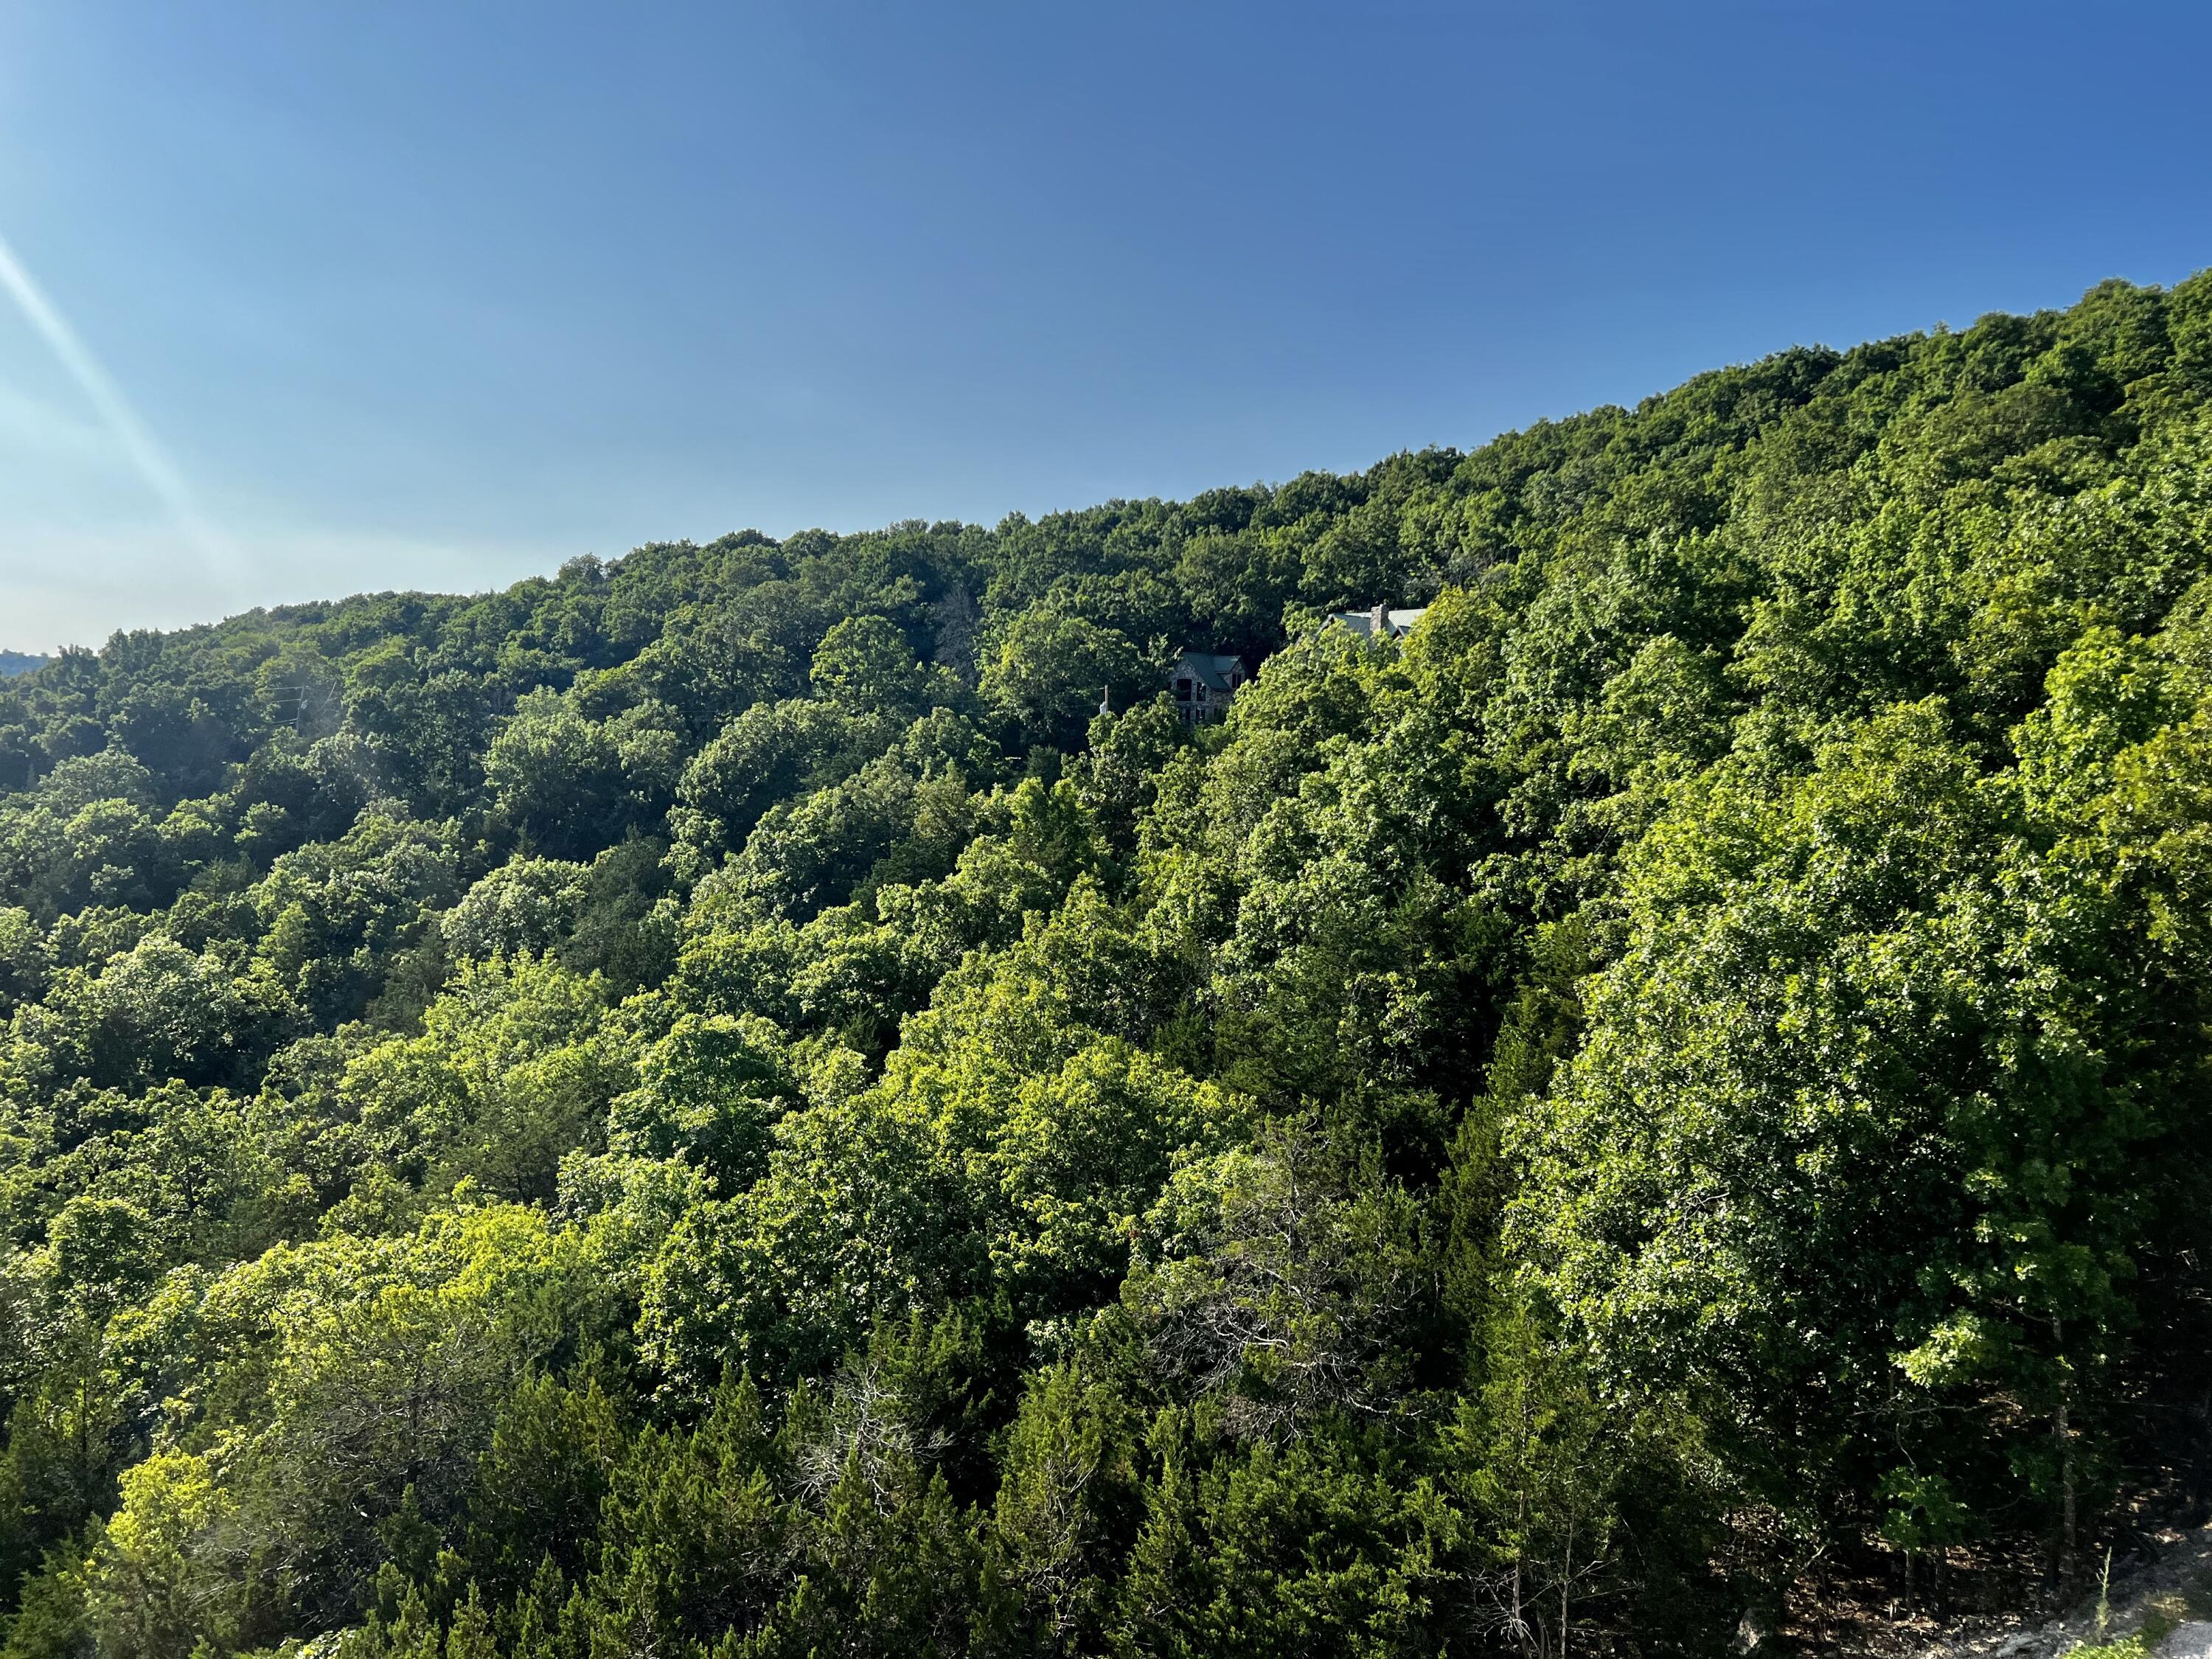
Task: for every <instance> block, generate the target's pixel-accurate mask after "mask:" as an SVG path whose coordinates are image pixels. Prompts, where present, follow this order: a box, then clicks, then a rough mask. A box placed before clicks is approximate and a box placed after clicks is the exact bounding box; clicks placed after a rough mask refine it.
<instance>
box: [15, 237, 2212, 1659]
mask: <svg viewBox="0 0 2212 1659" xmlns="http://www.w3.org/2000/svg"><path fill="white" fill-rule="evenodd" d="M1372 605H1385V606H1387V607H1394V608H1404V609H1422V610H1423V612H1424V614H1422V616H1421V617H1419V621H1418V622H1416V623H1414V624H1413V627H1412V629H1411V631H1410V633H1408V634H1407V635H1406V637H1405V638H1404V639H1403V640H1402V641H1390V640H1388V639H1381V640H1377V639H1370V638H1368V637H1365V636H1364V635H1362V634H1360V633H1359V632H1358V631H1357V630H1355V629H1350V628H1346V627H1345V626H1343V625H1341V624H1340V623H1331V622H1329V621H1328V620H1327V618H1328V616H1329V613H1331V612H1334V611H1365V610H1367V609H1368V608H1369V607H1370V606H1372ZM1184 649H1194V650H1200V651H1204V652H1209V653H1220V654H1221V655H1224V656H1230V655H1234V656H1236V657H1238V658H1239V659H1241V660H1242V661H1243V664H1244V665H1247V666H1249V668H1250V669H1252V670H1255V671H1256V673H1257V678H1256V679H1255V680H1254V681H1253V682H1252V683H1251V684H1248V685H1246V686H1244V687H1243V689H1242V690H1239V691H1237V694H1236V696H1235V701H1234V702H1233V705H1231V714H1230V717H1229V718H1228V719H1227V720H1225V721H1223V722H1220V723H1218V724H1199V725H1195V726H1194V725H1188V724H1186V723H1185V721H1184V720H1182V718H1181V717H1180V716H1179V715H1178V714H1177V713H1176V705H1175V703H1174V702H1173V700H1172V699H1171V698H1170V696H1168V695H1167V694H1166V693H1165V691H1164V689H1163V688H1164V684H1165V679H1166V674H1167V670H1168V666H1169V665H1170V662H1171V661H1172V660H1173V659H1174V656H1175V653H1177V652H1180V651H1182V650H1184ZM1102 693H1103V695H1104V696H1105V699H1106V702H1107V704H1108V712H1104V713H1101V712H1099V704H1100V699H1101V696H1102ZM0 791H4V792H5V793H0V1018H5V1019H6V1021H7V1025H6V1030H5V1035H4V1039H0V1217H4V1221H5V1225H6V1233H5V1238H4V1243H3V1244H0V1249H4V1253H5V1254H4V1260H0V1322H4V1334H0V1408H4V1413H5V1420H6V1423H7V1431H6V1434H7V1440H6V1448H5V1453H4V1457H0V1494H4V1498H0V1585H4V1586H5V1587H6V1588H5V1589H4V1592H0V1596H4V1600H0V1607H4V1609H5V1611H6V1612H7V1613H8V1614H9V1624H8V1626H7V1627H6V1635H5V1642H4V1650H5V1659H31V1656H41V1659H44V1656H60V1655H64V1654H73V1655H74V1654H85V1653H97V1654H99V1655H100V1656H113V1659H155V1656H169V1655H177V1656H183V1655H186V1654H191V1655H195V1656H198V1655H204V1656H207V1659H216V1656H222V1655H228V1654H233V1653H246V1652H261V1651H267V1650H276V1649H279V1648H282V1647H283V1646H284V1644H288V1643H294V1642H296V1641H305V1640H309V1639H313V1638H330V1642H331V1644H334V1645H330V1646H329V1647H328V1648H327V1649H326V1648H325V1647H324V1646H319V1647H318V1649H317V1651H318V1652H322V1651H325V1650H329V1651H337V1650H340V1649H342V1650H343V1652H344V1654H346V1655H347V1656H349V1659H381V1656H385V1655H392V1656H398V1655H403V1654H404V1655H407V1656H423V1659H434V1656H437V1655H441V1654H442V1655H443V1656H445V1659H477V1656H483V1655H489V1654H491V1653H494V1652H497V1653H501V1654H506V1653H513V1654H518V1655H530V1656H547V1659H556V1656H557V1659H599V1656H601V1655H605V1654H613V1653H617V1652H619V1653H643V1652H648V1651H649V1652H653V1653H665V1654H693V1653H697V1654H705V1653H708V1652H712V1653H714V1654H715V1655H716V1656H718V1659H720V1656H726V1659H738V1656H740V1655H743V1656H747V1659H754V1656H760V1659H765V1656H769V1655H783V1654H790V1655H793V1656H798V1655H803V1654H806V1653H809V1652H825V1653H826V1652H830V1651H836V1652H839V1653H852V1654H859V1653H881V1654H885V1655H892V1654H897V1655H909V1654H918V1653H925V1652H934V1653H941V1654H951V1653H956V1652H959V1653H975V1654H983V1653H994V1654H995V1653H1012V1652H1021V1653H1066V1654H1097V1653H1103V1652H1109V1651H1111V1652H1114V1653H1117V1654H1153V1653H1158V1654H1186V1655H1229V1654H1253V1655H1257V1654H1284V1653H1297V1654H1299V1655H1301V1656H1307V1655H1316V1654H1322V1653H1330V1654H1338V1653H1340V1654H1360V1655H1380V1654H1405V1655H1408V1656H1412V1655H1422V1656H1433V1655H1436V1654H1437V1653H1440V1652H1447V1653H1491V1652H1501V1653H1516V1654H1526V1655H1528V1656H1544V1659H1550V1656H1564V1655H1565V1653H1567V1652H1568V1651H1569V1650H1576V1651H1589V1650H1607V1651H1620V1652H1624V1653H1626V1652H1638V1653H1644V1652H1648V1653H1662V1652H1704V1651H1713V1650H1717V1649H1719V1648H1720V1647H1722V1646H1723V1645H1725V1644H1726V1643H1727V1642H1728V1640H1729V1638H1730V1637H1731V1636H1733V1635H1735V1633H1736V1632H1738V1630H1739V1629H1740V1628H1741V1629H1743V1630H1745V1631H1747V1632H1750V1631H1756V1630H1758V1629H1759V1628H1762V1627H1763V1626H1766V1625H1771V1624H1773V1623H1775V1622H1776V1621H1780V1622H1781V1624H1782V1625H1784V1626H1786V1627H1788V1628H1790V1629H1794V1630H1796V1632H1799V1633H1800V1634H1802V1635H1805V1636H1807V1637H1808V1639H1810V1638H1814V1637H1815V1636H1816V1635H1817V1634H1818V1631H1822V1630H1825V1631H1828V1632H1835V1631H1838V1630H1840V1631H1844V1632H1849V1631H1850V1629H1852V1628H1854V1627H1853V1626H1851V1625H1850V1622H1849V1621H1850V1620H1852V1619H1867V1618H1872V1617H1875V1616H1878V1615H1879V1614H1880V1613H1881V1612H1882V1610H1883V1609H1885V1608H1891V1607H1894V1608H1898V1609H1902V1610H1906V1611H1909V1610H1911V1609H1912V1608H1914V1607H1920V1606H1928V1607H1966V1606H1971V1605H1975V1604H1977V1603H1989V1604H1999V1603H2002V1602H2004V1601H2006V1600H2007V1599H2008V1598H2015V1597H2017V1596H2019V1595H2021V1594H2022V1590H2023V1586H2025V1585H2027V1583H2031V1582H2032V1581H2033V1580H2035V1579H2037V1578H2039V1577H2044V1576H2045V1575H2048V1576H2051V1577H2053V1578H2055V1580H2056V1581H2057V1582H2058V1583H2061V1584H2071V1585H2075V1586H2078V1585H2080V1584H2081V1583H2084V1582H2085V1575H2087V1572H2088V1571H2089V1570H2090V1564H2091V1563H2092V1562H2093V1561H2095V1560H2097V1559H2101V1557H2102V1553H2103V1550H2104V1548H2105V1547H2106V1544H2107V1543H2108V1542H2110V1541H2112V1540H2113V1539H2114V1538H2116V1537H2117V1536H2119V1535H2120V1534H2121V1533H2122V1532H2123V1531H2124V1529H2125V1528H2130V1527H2135V1526H2139V1525H2143V1524H2148V1522H2147V1521H2146V1519H2145V1517H2147V1516H2158V1515H2165V1514H2167V1513H2180V1512H2184V1511H2189V1510H2197V1509H2201V1506H2202V1505H2203V1504H2204V1502H2205V1500H2206V1498H2207V1497H2208V1493H2207V1492H2206V1490H2205V1482H2206V1478H2207V1473H2208V1471H2212V1421H2208V1415H2207V1412H2206V1408H2205V1405H2204V1402H2205V1401H2206V1400H2207V1399H2208V1398H2212V1341H2208V1338H2212V1329H2208V1309H2212V1282H2208V1271H2212V1270H2208V1266H2207V1264H2208V1262H2212V1237H2207V1230H2208V1225H2212V1203H2208V1198H2212V1193H2208V1190H2207V1188H2208V1179H2207V1178H2208V1176H2212V1146H2208V1144H2207V1136H2208V1129H2212V1121H2208V1116H2207V1113H2206V1110H2205V1105H2206V1101H2207V1085H2208V1081H2212V1074H2209V1073H2208V1061H2212V908H2208V907H2212V273H2206V274H2201V275H2199V276H2196V277H2194V278H2192V279H2191V280H2190V281H2189V282H2187V283H2183V284H2181V285H2179V286H2178V287H2176V288H2174V289H2171V290H2166V291H2161V290H2157V289H2141V288H2136V287H2131V286H2130V285H2128V284H2125V283H2106V284H2105V285H2103V286H2101V287H2100V288H2098V289H2094V290H2093V291H2092V292H2091V293H2090V294H2088V295H2086V296H2085V297H2084V298H2083V299H2082V300H2081V302H2080V303H2079V304H2078V305H2076V306H2075V307H2073V308H2072V309H2070V310H2068V311H2065V312H2063V313H2060V312H2052V313H2038V314H2036V315H2034V316H2031V317H2012V316H1990V317H1988V318H1984V319H1982V320H1981V321H1980V322H1979V323H1978V324H1976V325H1974V326H1973V327H1972V328H1971V329H1969V330H1966V331H1963V332H1948V331H1940V332H1937V333H1935V334H1932V335H1924V336H1913V337H1905V338H1899V339H1893V340H1887V341H1883V342H1880V343H1872V344H1868V345H1863V346H1859V347H1857V348H1856V349H1851V350H1849V351H1831V350H1825V349H1797V350H1793V351H1790V352H1787V353H1784V354H1782V355H1780V356H1775V357H1772V358H1769V359H1767V360H1765V361H1764V362H1759V363H1755V364H1752V365H1749V366H1747V367H1741V368H1729V369H1725V370H1722V371H1719V372H1717V373H1714V374H1705V375H1701V376H1699V378H1697V379H1696V380H1692V381H1690V382H1689V383H1687V384H1686V385H1684V386H1680V387H1679V388H1677V389H1676V390H1674V391H1673V392H1668V393H1667V394H1665V395H1664V396H1661V397H1656V398H1651V399H1650V400H1648V401H1647V402H1645V403H1644V404H1640V405H1638V407H1637V408H1635V409H1634V410H1623V409H1612V408H1608V409H1600V410H1592V411H1590V412H1589V413H1588V414H1585V415H1581V416H1576V417H1574V418H1572V419H1570V420H1566V421H1562V422H1556V423H1547V424H1543V425H1540V426H1537V427H1534V428H1531V429H1529V430H1527V431H1524V432H1521V433H1516V434H1513V435H1508V436H1505V437H1503V438H1500V439H1498V440H1497V441H1495V442H1493V443H1491V444H1489V445H1487V446H1486V447H1482V448H1480V449H1479V450H1476V451H1474V452H1473V453H1467V454H1461V453H1451V452H1444V451H1425V452H1422V453H1408V454H1401V455H1397V456H1394V457H1392V458H1391V459H1388V460H1386V461H1383V462H1382V463H1381V464H1379V465H1376V466H1375V467H1374V468H1372V469H1371V470H1370V471H1367V472H1365V473H1364V474H1360V475H1358V476H1353V477H1337V476H1334V475H1329V474H1321V473H1308V474H1304V475H1302V476H1300V477H1296V478H1294V479H1292V480H1291V481H1290V482H1288V483H1284V484H1281V485H1279V486H1268V487H1257V486H1255V487H1252V488H1248V489H1219V490H1215V491H1212V492H1210V493H1208V494H1206V495H1200V496H1198V497H1196V498H1194V499H1193V500H1191V501H1185V502H1165V501H1120V502H1114V503H1110V504H1109V505H1107V506H1104V507H1096V508H1092V509H1091V510H1088V511H1085V512H1079V513H1065V514H1058V515H1054V516H1052V517H1049V518H1046V519H1043V520H1038V521H1036V522H1030V521H1029V520H1024V519H1022V518H1019V517H1016V518H1012V519H1009V520H1006V521H1005V522H1003V523H1001V524H1000V525H999V526H997V527H995V528H993V529H984V528H981V527H978V526H967V525H959V524H936V525H926V524H921V523H918V522H917V523H908V524H902V525H898V526H892V527H890V528H889V529H887V530H884V531H881V532H874V533H870V534H863V535H852V536H835V535H830V534H827V533H823V532H806V533H803V534H799V535H796V536H793V537H791V538H787V539H785V540H782V541H780V542H779V541H776V540H774V539H772V538H768V537H765V536H762V535H758V534H755V533H751V532H747V533H743V534H738V535H733V536H730V537H727V538H724V539H722V540H720V541H717V542H714V543H713V544H708V545H704V546H696V545H691V544H658V545H650V546H646V547H641V548H640V549H638V550H636V551H635V552H633V553H631V554H630V555H629V556H627V557H624V558H622V559H619V560H613V561H608V562H602V561H599V560H597V559H592V558H580V559H576V560H574V561H571V562H569V563H568V564H567V565H566V566H564V567H563V568H562V570H561V571H560V573H559V574H558V575H557V576H556V577H555V578H552V579H549V580H532V581H528V582H524V583H521V584H520V585H518V586H514V587H513V588H510V589H508V590H507V591H505V592H496V593H489V594H482V595H476V596H470V597H453V596H440V595H430V594H420V593H386V594H377V595H369V596H363V597H358V598H355V599H347V600H343V601H341V602H334V603H330V604H318V605H300V606H290V607H285V608H283V609H279V610H272V611H255V612H252V613H250V614H247V615H245V616H241V617H234V618H233V619H231V620H229V621H228V622H225V623H221V624H218V625H216V626H212V627H208V628H201V629H189V630H185V631H182V632H177V633H167V634H161V633H133V634H118V635H116V636H115V637H114V638H113V639H112V640H111V641H109V642H108V644H107V645H106V647H104V648H103V649H102V650H100V651H99V652H97V653H93V652H88V651H81V650H72V651H69V652H65V653H63V654H62V655H61V656H59V657H58V659H55V660H54V661H52V663H50V664H48V665H46V666H44V667H43V668H40V670H38V671H36V672H34V673H31V674H28V675H26V676H22V677H20V678H12V679H9V680H7V681H6V682H5V683H4V684H0ZM2200 1518H2201V1517H2200ZM1747 1615H1748V1618H1747ZM1838 1621H1842V1622H1840V1623H1839V1622H1838ZM1816 1627H1817V1629H1816ZM339 1632H343V1635H337V1634H334V1633H339ZM1822 1639H1831V1638H1822ZM1832 1639H1835V1640H1838V1641H1846V1642H1848V1641H1851V1640H1856V1639H1857V1638H1854V1637H1850V1636H1849V1635H1848V1634H1845V1635H1841V1636H1833V1637H1832Z"/></svg>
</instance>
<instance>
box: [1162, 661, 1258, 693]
mask: <svg viewBox="0 0 2212 1659" xmlns="http://www.w3.org/2000/svg"><path fill="white" fill-rule="evenodd" d="M1232 669H1234V670H1235V671H1237V673H1238V674H1242V673H1243V669H1244V661H1243V658H1241V657H1236V656H1223V655H1221V654H1219V653H1216V652H1212V651H1186V652H1184V653H1182V658H1181V659H1180V660H1178V661H1177V663H1176V672H1177V673H1185V672H1187V673H1188V674H1189V675H1190V676H1191V678H1194V679H1197V680H1202V681H1204V682H1205V683H1206V684H1207V685H1210V686H1212V688H1213V689H1214V690H1216V691H1228V690H1233V689H1234V688H1235V686H1236V684H1237V682H1236V681H1235V680H1234V679H1232V678H1231V673H1230V671H1231V670H1232Z"/></svg>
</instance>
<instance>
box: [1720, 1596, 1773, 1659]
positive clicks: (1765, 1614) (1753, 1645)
mask: <svg viewBox="0 0 2212 1659" xmlns="http://www.w3.org/2000/svg"><path fill="white" fill-rule="evenodd" d="M1781 1647H1782V1644H1781V1642H1780V1640H1779V1639H1778V1638H1777V1635H1776V1632H1775V1627H1774V1614H1773V1612H1772V1610H1771V1609H1770V1608H1766V1607H1746V1608H1745V1609H1744V1610H1743V1617H1742V1618H1741V1619H1740V1620H1737V1621H1736V1627H1735V1641H1733V1642H1731V1643H1729V1652H1730V1653H1740V1654H1749V1653H1757V1654H1771V1653H1775V1652H1778V1651H1779V1650H1780V1649H1781Z"/></svg>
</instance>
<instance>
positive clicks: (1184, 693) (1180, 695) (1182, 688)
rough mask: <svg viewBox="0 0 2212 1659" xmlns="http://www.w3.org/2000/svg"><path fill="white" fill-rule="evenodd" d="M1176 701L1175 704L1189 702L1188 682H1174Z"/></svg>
mask: <svg viewBox="0 0 2212 1659" xmlns="http://www.w3.org/2000/svg"><path fill="white" fill-rule="evenodd" d="M1189 701H1190V682H1189V681H1188V680H1187V679H1185V680H1177V681H1176V702H1189Z"/></svg>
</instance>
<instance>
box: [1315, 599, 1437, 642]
mask: <svg viewBox="0 0 2212 1659" xmlns="http://www.w3.org/2000/svg"><path fill="white" fill-rule="evenodd" d="M1428 614H1429V608H1428V606H1426V605H1418V606H1416V607H1414V608H1413V609H1412V610H1410V611H1383V632H1384V634H1385V635H1386V636H1387V637H1389V638H1390V639H1394V640H1395V639H1397V638H1398V637H1399V636H1400V635H1404V634H1407V633H1409V632H1411V631H1412V629H1413V624H1414V623H1417V622H1419V621H1420V619H1421V618H1422V617H1425V616H1427V615H1428ZM1329 620H1330V621H1331V622H1334V623H1343V624H1344V626H1346V628H1348V629H1351V630H1352V632H1353V633H1355V634H1358V635H1364V636H1366V637H1367V638H1370V639H1371V638H1373V637H1374V635H1375V612H1374V611H1335V612H1333V613H1332V614H1331V615H1330V617H1329Z"/></svg>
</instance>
